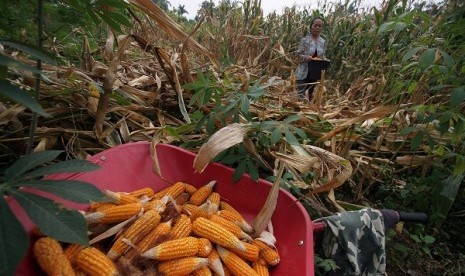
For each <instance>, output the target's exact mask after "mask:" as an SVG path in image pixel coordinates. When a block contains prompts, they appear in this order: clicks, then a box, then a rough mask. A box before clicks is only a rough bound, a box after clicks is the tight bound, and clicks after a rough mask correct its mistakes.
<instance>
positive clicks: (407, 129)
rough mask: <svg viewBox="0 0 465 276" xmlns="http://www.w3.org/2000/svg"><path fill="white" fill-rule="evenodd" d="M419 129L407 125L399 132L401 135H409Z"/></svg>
mask: <svg viewBox="0 0 465 276" xmlns="http://www.w3.org/2000/svg"><path fill="white" fill-rule="evenodd" d="M417 130H418V129H417V128H416V127H406V128H404V129H402V130H401V131H400V132H399V134H400V135H407V134H410V133H412V132H414V131H417Z"/></svg>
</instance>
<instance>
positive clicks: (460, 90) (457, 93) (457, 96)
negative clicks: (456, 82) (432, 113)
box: [450, 86, 465, 107]
mask: <svg viewBox="0 0 465 276" xmlns="http://www.w3.org/2000/svg"><path fill="white" fill-rule="evenodd" d="M464 101H465V87H464V86H459V87H456V88H454V90H453V91H452V93H451V94H450V106H451V107H457V106H459V105H460V104H462V103H463V102H464Z"/></svg>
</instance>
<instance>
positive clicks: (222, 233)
mask: <svg viewBox="0 0 465 276" xmlns="http://www.w3.org/2000/svg"><path fill="white" fill-rule="evenodd" d="M192 231H193V232H194V233H195V234H196V235H198V236H200V237H202V238H206V239H209V240H210V241H212V242H214V243H216V244H219V245H221V246H224V247H227V248H236V249H238V250H242V251H245V250H246V249H245V247H244V245H243V244H242V243H241V241H240V240H239V238H238V237H236V236H235V235H234V234H233V233H231V232H230V231H229V230H227V229H226V228H224V227H223V226H221V225H219V224H218V223H216V222H213V221H211V220H209V219H206V218H203V217H199V218H197V219H196V220H195V221H194V223H193V224H192Z"/></svg>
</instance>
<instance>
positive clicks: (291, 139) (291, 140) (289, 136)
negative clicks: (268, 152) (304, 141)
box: [284, 129, 299, 145]
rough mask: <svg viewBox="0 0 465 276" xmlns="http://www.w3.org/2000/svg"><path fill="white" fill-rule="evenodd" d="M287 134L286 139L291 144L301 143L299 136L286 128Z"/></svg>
mask: <svg viewBox="0 0 465 276" xmlns="http://www.w3.org/2000/svg"><path fill="white" fill-rule="evenodd" d="M284 133H285V135H286V141H287V142H288V143H289V144H291V145H299V141H298V140H297V138H295V136H294V134H292V133H291V132H290V131H289V129H286V130H285V131H284Z"/></svg>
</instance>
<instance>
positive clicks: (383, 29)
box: [378, 22, 396, 35]
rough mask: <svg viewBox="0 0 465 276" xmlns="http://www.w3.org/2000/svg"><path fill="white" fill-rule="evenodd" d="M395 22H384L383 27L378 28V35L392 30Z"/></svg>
mask: <svg viewBox="0 0 465 276" xmlns="http://www.w3.org/2000/svg"><path fill="white" fill-rule="evenodd" d="M395 26H396V22H386V23H384V24H383V25H381V26H379V29H378V35H380V34H383V33H384V32H387V31H390V30H392V29H394V27H395Z"/></svg>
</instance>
